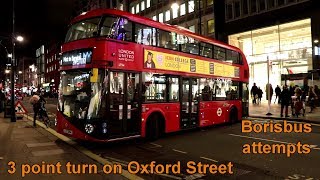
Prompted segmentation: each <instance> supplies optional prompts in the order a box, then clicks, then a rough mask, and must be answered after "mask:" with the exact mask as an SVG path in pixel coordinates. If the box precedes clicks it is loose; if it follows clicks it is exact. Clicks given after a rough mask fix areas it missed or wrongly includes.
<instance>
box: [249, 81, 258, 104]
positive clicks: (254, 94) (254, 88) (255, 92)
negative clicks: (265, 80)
mask: <svg viewBox="0 0 320 180" xmlns="http://www.w3.org/2000/svg"><path fill="white" fill-rule="evenodd" d="M257 95H258V87H257V86H256V83H253V86H252V88H251V97H252V98H253V99H252V103H253V104H257Z"/></svg>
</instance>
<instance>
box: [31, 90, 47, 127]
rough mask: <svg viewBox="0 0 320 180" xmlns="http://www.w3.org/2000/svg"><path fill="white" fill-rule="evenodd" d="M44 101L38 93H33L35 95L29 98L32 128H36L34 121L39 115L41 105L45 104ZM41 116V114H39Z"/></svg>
mask: <svg viewBox="0 0 320 180" xmlns="http://www.w3.org/2000/svg"><path fill="white" fill-rule="evenodd" d="M45 102H46V101H45V99H44V98H43V96H42V95H41V94H40V93H35V95H33V96H32V97H31V98H30V103H31V104H32V106H33V113H34V115H33V126H34V127H36V119H37V116H38V115H39V112H40V108H41V106H42V104H43V103H45ZM40 116H41V114H40Z"/></svg>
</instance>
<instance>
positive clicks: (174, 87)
mask: <svg viewBox="0 0 320 180" xmlns="http://www.w3.org/2000/svg"><path fill="white" fill-rule="evenodd" d="M168 81H169V101H170V102H176V101H179V78H176V77H169V78H168Z"/></svg>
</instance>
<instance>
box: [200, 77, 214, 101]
mask: <svg viewBox="0 0 320 180" xmlns="http://www.w3.org/2000/svg"><path fill="white" fill-rule="evenodd" d="M212 85H213V82H212V79H210V78H201V79H200V90H201V91H200V92H201V101H211V100H212Z"/></svg>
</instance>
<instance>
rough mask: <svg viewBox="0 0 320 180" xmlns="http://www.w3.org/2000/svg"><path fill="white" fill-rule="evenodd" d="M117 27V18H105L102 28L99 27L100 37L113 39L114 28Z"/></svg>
mask: <svg viewBox="0 0 320 180" xmlns="http://www.w3.org/2000/svg"><path fill="white" fill-rule="evenodd" d="M116 26H117V18H116V17H111V16H106V17H105V19H104V21H103V24H102V27H101V32H100V35H101V36H107V37H109V38H115V36H114V34H115V28H116Z"/></svg>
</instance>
